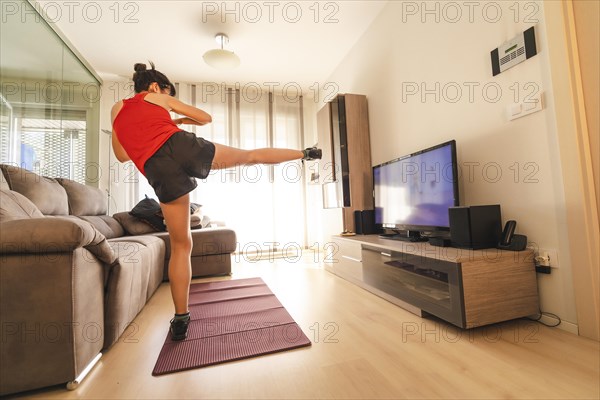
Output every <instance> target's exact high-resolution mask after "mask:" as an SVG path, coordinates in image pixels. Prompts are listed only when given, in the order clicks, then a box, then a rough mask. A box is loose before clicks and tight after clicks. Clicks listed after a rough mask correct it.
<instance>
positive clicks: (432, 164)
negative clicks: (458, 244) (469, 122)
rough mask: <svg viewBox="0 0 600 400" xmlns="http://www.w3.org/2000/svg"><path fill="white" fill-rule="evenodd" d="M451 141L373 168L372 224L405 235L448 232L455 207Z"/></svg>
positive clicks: (454, 168)
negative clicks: (449, 210) (373, 209)
mask: <svg viewBox="0 0 600 400" xmlns="http://www.w3.org/2000/svg"><path fill="white" fill-rule="evenodd" d="M457 175H458V174H457V164H456V142H455V141H454V140H452V141H449V142H446V143H442V144H439V145H437V146H433V147H430V148H428V149H425V150H421V151H419V152H416V153H413V154H409V155H406V156H404V157H400V158H398V159H395V160H392V161H389V162H386V163H383V164H380V165H377V166H375V167H373V184H374V191H373V195H374V202H375V223H376V224H377V225H378V226H380V227H383V228H388V229H393V230H405V231H419V232H428V231H447V230H449V229H450V222H449V219H448V208H450V207H454V206H458V205H459V201H458V182H457Z"/></svg>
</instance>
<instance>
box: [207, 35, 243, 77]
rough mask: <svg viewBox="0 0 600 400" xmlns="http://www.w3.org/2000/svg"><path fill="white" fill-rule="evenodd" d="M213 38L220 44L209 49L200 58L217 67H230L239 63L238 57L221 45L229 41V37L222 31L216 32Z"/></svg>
mask: <svg viewBox="0 0 600 400" xmlns="http://www.w3.org/2000/svg"><path fill="white" fill-rule="evenodd" d="M215 40H216V41H217V43H218V44H219V45H220V46H221V48H220V49H213V50H209V51H207V52H206V53H204V55H203V56H202V58H204V62H205V63H207V64H208V65H210V66H211V67H213V68H217V69H232V68H236V67H238V66H239V65H240V58H239V57H238V56H237V55H236V54H235V53H234V52H233V51H229V50H225V49H224V48H223V47H224V45H226V44H227V43H229V37H227V35H226V34H224V33H217V35H216V36H215Z"/></svg>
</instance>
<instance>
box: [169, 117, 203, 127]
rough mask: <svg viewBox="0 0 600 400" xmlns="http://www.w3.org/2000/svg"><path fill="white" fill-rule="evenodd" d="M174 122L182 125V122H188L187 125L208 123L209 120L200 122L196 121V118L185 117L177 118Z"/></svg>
mask: <svg viewBox="0 0 600 400" xmlns="http://www.w3.org/2000/svg"><path fill="white" fill-rule="evenodd" d="M173 122H174V123H175V125H180V124H187V125H206V124H207V123H208V122H199V121H196V120H195V119H191V118H188V117H185V118H175V119H174V120H173Z"/></svg>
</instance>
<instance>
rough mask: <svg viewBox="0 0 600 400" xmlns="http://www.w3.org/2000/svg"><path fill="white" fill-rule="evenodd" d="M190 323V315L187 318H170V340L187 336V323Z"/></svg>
mask: <svg viewBox="0 0 600 400" xmlns="http://www.w3.org/2000/svg"><path fill="white" fill-rule="evenodd" d="M189 324H190V317H187V319H177V320H176V319H175V318H173V319H172V320H171V340H183V339H185V338H186V337H187V330H188V325H189Z"/></svg>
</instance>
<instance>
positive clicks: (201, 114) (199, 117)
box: [167, 96, 212, 125]
mask: <svg viewBox="0 0 600 400" xmlns="http://www.w3.org/2000/svg"><path fill="white" fill-rule="evenodd" d="M167 106H168V108H169V109H171V110H173V111H175V112H176V113H177V114H181V115H185V116H186V117H187V118H178V119H180V120H181V122H180V123H186V124H194V125H205V124H209V123H211V122H212V117H211V116H210V114H208V113H207V112H205V111H202V110H201V109H199V108H196V107H192V106H190V105H188V104H185V103H182V102H181V101H179V100H177V99H176V98H175V97H171V96H168V97H167Z"/></svg>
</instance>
